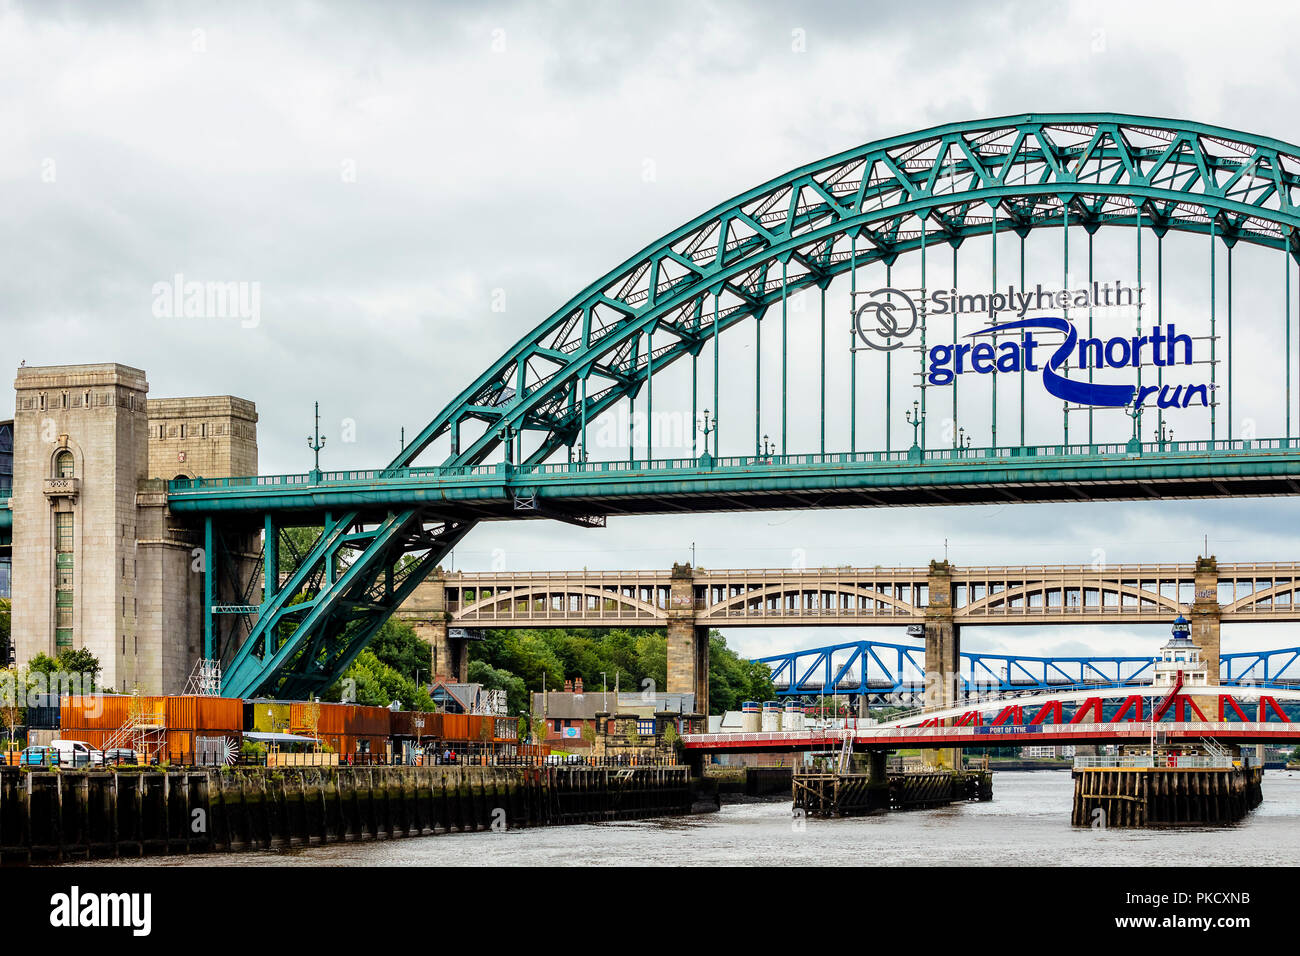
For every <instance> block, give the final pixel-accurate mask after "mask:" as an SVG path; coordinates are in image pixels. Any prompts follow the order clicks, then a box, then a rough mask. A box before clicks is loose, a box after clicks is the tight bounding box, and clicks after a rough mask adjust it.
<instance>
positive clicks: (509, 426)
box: [389, 113, 1300, 468]
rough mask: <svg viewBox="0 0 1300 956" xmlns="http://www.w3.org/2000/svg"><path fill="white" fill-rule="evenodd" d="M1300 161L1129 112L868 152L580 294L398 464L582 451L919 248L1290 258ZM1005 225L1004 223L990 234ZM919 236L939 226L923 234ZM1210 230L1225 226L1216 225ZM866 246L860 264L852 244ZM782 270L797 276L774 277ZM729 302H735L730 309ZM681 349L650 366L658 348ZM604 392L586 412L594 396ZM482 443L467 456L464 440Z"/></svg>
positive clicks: (767, 194) (833, 160)
mask: <svg viewBox="0 0 1300 956" xmlns="http://www.w3.org/2000/svg"><path fill="white" fill-rule="evenodd" d="M1298 186H1300V148H1297V147H1295V146H1291V145H1289V144H1287V143H1282V142H1279V141H1277V140H1272V139H1266V138H1262V137H1257V136H1252V135H1248V134H1245V133H1239V132H1234V131H1231V130H1226V129H1221V128H1218V127H1212V126H1205V125H1203V124H1196V123H1185V122H1179V121H1171V120H1163V119H1150V118H1145V117H1132V116H1124V115H1121V114H1111V113H1105V114H1095V113H1087V114H1051V115H1024V116H1015V117H1005V118H1000V119H994V120H981V121H974V122H968V123H955V124H951V125H947V126H941V127H936V128H934V129H930V130H926V131H923V132H920V133H913V134H908V135H905V136H898V137H894V138H892V139H887V140H881V141H879V142H875V143H870V144H867V145H865V146H862V147H859V148H857V149H854V150H849V151H847V152H844V153H840V154H838V155H836V156H832V157H830V158H828V159H825V160H822V161H821V162H817V163H813V164H810V165H808V166H803V167H800V168H799V169H796V170H793V171H792V172H790V173H788V174H787V175H785V176H782V177H780V178H778V179H775V180H772V181H771V182H768V183H765V184H764V185H762V186H759V187H757V188H755V189H752V190H750V191H749V192H746V193H744V194H742V195H740V196H737V197H736V198H734V199H732V200H730V201H729V202H726V203H723V204H722V205H720V206H718V207H716V208H714V209H712V210H710V211H709V212H707V213H705V214H704V215H703V216H700V217H698V218H697V219H695V220H692V221H691V222H690V223H687V224H686V225H684V226H682V227H681V228H679V229H677V230H674V231H673V232H671V233H669V234H668V235H667V236H664V237H663V238H662V239H660V240H659V241H658V242H656V243H654V244H653V245H651V246H649V247H647V248H646V249H644V250H643V251H642V252H640V253H638V254H637V255H636V256H634V257H633V258H632V259H630V260H628V261H627V262H625V263H623V264H622V265H621V266H619V267H618V268H616V269H614V270H613V271H611V272H609V273H608V274H606V275H605V276H603V277H601V278H600V279H599V280H597V281H596V282H595V283H593V284H592V285H590V286H588V287H587V288H586V289H584V290H583V291H582V292H580V293H578V295H577V296H575V297H574V298H573V299H571V300H570V301H569V302H568V303H566V305H565V306H564V307H563V308H561V309H560V310H559V311H558V312H556V313H555V314H554V315H552V316H551V317H550V318H548V319H547V320H546V321H545V322H543V323H542V324H541V325H539V326H538V327H537V328H535V329H534V330H533V331H532V332H530V333H529V334H528V335H527V336H525V337H524V338H523V339H521V340H520V341H519V342H517V343H516V344H515V345H514V346H513V347H512V348H511V349H510V350H509V351H508V352H506V353H505V354H504V355H503V356H502V357H501V358H500V359H498V360H497V362H496V363H494V364H493V365H492V367H491V368H490V369H488V371H486V372H485V373H484V374H483V375H481V376H479V378H478V379H476V380H475V382H474V383H473V384H472V385H471V386H470V387H469V388H467V389H465V391H463V392H462V393H461V394H460V395H459V396H457V398H456V399H455V400H454V401H453V402H451V403H450V404H449V405H448V406H447V407H446V408H445V409H443V411H442V412H441V413H440V414H439V415H438V417H437V418H435V419H434V420H433V421H432V422H431V423H430V424H429V425H428V426H427V427H426V428H425V429H424V430H423V431H422V432H421V433H420V435H419V436H418V437H417V438H416V439H415V440H414V441H413V442H411V444H410V445H408V446H407V447H406V448H405V449H404V450H403V451H402V453H401V454H400V455H399V456H398V457H397V458H395V459H394V460H393V462H392V463H391V465H390V466H389V467H390V468H401V467H407V466H409V465H410V464H411V463H412V462H414V461H415V460H416V459H417V457H418V456H419V455H420V454H421V453H422V452H423V451H424V450H425V449H426V448H427V447H428V446H429V445H430V444H431V443H432V442H433V441H434V440H435V439H436V438H438V437H440V436H442V435H444V434H447V433H448V432H449V431H450V432H451V433H452V452H451V455H450V457H449V458H448V459H447V460H446V464H448V465H465V464H477V463H478V462H481V461H482V460H484V458H486V456H487V455H488V454H490V453H491V452H492V450H493V449H494V448H495V447H496V446H497V445H499V444H500V443H501V440H502V436H503V435H504V434H507V433H519V432H520V431H521V430H530V431H539V432H541V433H542V438H541V442H540V444H539V446H538V447H537V449H536V450H535V451H533V452H532V453H531V454H530V455H529V456H528V459H527V460H528V461H530V462H535V461H544V460H546V459H547V458H549V457H550V456H551V455H552V454H554V453H555V452H557V451H558V450H559V449H561V448H563V447H565V446H570V447H571V446H572V445H573V444H574V442H575V440H576V436H577V433H578V425H579V422H580V421H581V420H582V418H583V416H584V414H585V417H586V418H587V419H591V418H594V417H595V416H597V415H599V414H600V413H601V412H603V411H605V410H606V409H608V408H609V407H611V406H612V405H614V404H615V403H616V402H618V401H620V400H621V399H623V398H625V397H627V396H635V395H636V393H637V391H638V390H639V389H640V388H641V386H642V385H643V384H644V382H645V379H646V377H647V375H648V373H649V370H650V367H651V361H653V368H654V369H655V370H658V369H661V368H663V367H665V366H666V365H668V364H670V363H671V362H673V361H675V360H676V359H679V358H681V357H682V356H685V355H690V354H697V353H698V352H699V350H700V348H701V347H702V345H703V344H704V342H706V341H707V340H709V339H710V338H712V337H713V335H714V334H715V328H714V322H713V320H712V310H711V308H710V307H709V303H708V300H709V298H710V297H711V296H714V295H717V296H718V297H719V300H720V304H719V311H718V320H717V323H716V325H717V329H716V331H717V332H721V331H723V330H725V329H727V328H729V327H731V326H733V325H735V324H736V323H738V322H741V321H743V320H745V319H748V318H751V317H754V316H761V315H762V314H763V312H764V311H765V310H766V309H767V308H769V307H770V306H771V305H772V304H774V303H775V302H778V301H779V300H780V299H781V297H782V295H783V294H784V293H783V285H784V288H785V290H786V291H788V290H789V289H794V290H798V289H801V288H805V287H808V286H822V287H824V286H825V285H827V284H829V282H830V280H831V279H832V278H833V277H834V276H835V275H837V274H840V273H843V272H845V271H847V270H849V269H850V268H852V267H853V266H854V265H855V264H856V265H858V266H863V265H869V264H871V263H873V262H878V261H883V262H886V263H892V262H893V261H894V260H895V259H896V258H897V257H898V256H899V255H901V254H903V253H906V252H912V251H915V250H917V249H920V248H921V247H922V245H923V244H924V243H927V242H928V243H929V244H932V245H937V244H940V243H943V242H947V243H951V244H954V245H955V244H959V243H961V242H962V241H963V240H964V239H965V238H966V237H968V236H971V235H981V236H987V235H989V233H990V231H991V230H992V229H993V228H995V227H996V230H997V231H999V232H1001V231H1013V232H1017V233H1019V234H1021V235H1024V234H1026V233H1028V232H1029V231H1031V230H1033V229H1035V228H1041V227H1044V226H1047V227H1057V226H1060V225H1061V224H1062V217H1063V213H1064V212H1065V211H1066V210H1067V209H1068V215H1069V218H1070V221H1071V222H1072V223H1074V224H1078V225H1084V226H1085V227H1087V228H1088V229H1090V230H1095V229H1097V228H1099V227H1101V226H1103V225H1126V226H1134V225H1136V220H1137V218H1138V216H1139V214H1141V216H1142V221H1143V223H1144V224H1147V225H1149V226H1150V227H1151V228H1153V229H1155V230H1157V231H1158V232H1159V233H1161V234H1163V233H1164V232H1166V231H1168V230H1170V229H1174V230H1180V231H1185V232H1193V233H1203V234H1209V233H1210V232H1211V230H1212V229H1213V232H1214V234H1216V235H1218V236H1221V237H1222V238H1223V239H1224V241H1226V242H1228V243H1235V242H1238V241H1245V242H1251V243H1255V244H1259V245H1263V246H1270V247H1275V248H1278V249H1283V248H1289V249H1290V251H1291V252H1292V254H1293V255H1297V257H1298V260H1300V244H1298V240H1297V231H1296V230H1297V228H1298V227H1300V214H1298V213H1297V209H1296V206H1295V198H1296V190H1297V187H1298ZM995 219H996V223H995ZM923 223H926V224H928V225H926V226H924V228H923ZM1212 224H1213V225H1212ZM855 244H856V245H857V247H858V248H856V250H854V249H853V248H851V246H853V245H855ZM775 264H785V266H786V268H787V275H786V278H785V283H784V284H783V282H782V279H781V277H780V276H777V277H776V278H771V277H769V272H770V271H771V268H772V266H773V265H775ZM722 303H725V304H722ZM651 331H653V332H663V333H667V334H669V335H671V336H672V337H673V341H672V342H671V343H669V344H666V345H664V346H662V347H660V348H658V349H656V350H655V353H654V355H653V357H651V356H648V355H645V354H644V353H643V352H641V350H640V349H639V344H640V340H641V337H642V336H643V335H644V334H646V333H647V332H651ZM592 377H595V379H596V380H597V385H596V388H595V391H594V393H593V392H591V391H589V392H588V394H587V396H586V399H585V411H584V407H583V400H582V399H581V398H580V397H579V394H578V392H579V385H580V383H581V382H582V381H583V380H587V379H590V378H592ZM472 420H477V421H479V422H482V423H483V424H484V425H485V429H484V431H483V432H482V434H481V435H480V436H479V437H478V438H477V439H475V440H474V441H473V442H472V443H471V444H470V445H469V446H468V447H465V448H461V447H460V441H459V432H460V426H461V424H462V423H464V422H466V421H472Z"/></svg>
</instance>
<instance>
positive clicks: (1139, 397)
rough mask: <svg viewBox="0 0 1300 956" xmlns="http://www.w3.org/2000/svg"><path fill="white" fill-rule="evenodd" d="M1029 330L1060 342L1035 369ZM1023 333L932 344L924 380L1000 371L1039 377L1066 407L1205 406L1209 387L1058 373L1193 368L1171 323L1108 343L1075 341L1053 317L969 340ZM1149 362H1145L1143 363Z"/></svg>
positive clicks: (1187, 344) (1007, 325)
mask: <svg viewBox="0 0 1300 956" xmlns="http://www.w3.org/2000/svg"><path fill="white" fill-rule="evenodd" d="M1030 329H1046V330H1049V331H1053V332H1061V333H1064V335H1065V341H1064V342H1062V343H1061V344H1060V345H1059V346H1057V348H1056V351H1055V352H1053V353H1052V354H1051V355H1050V356H1048V357H1047V359H1046V361H1045V362H1043V363H1042V364H1040V359H1041V357H1042V356H1041V353H1040V354H1039V355H1037V356H1036V355H1035V350H1036V349H1037V348H1038V347H1039V346H1041V345H1043V343H1042V342H1039V341H1037V340H1036V339H1035V338H1034V334H1033V332H1032V331H1028V330H1030ZM1015 330H1026V331H1025V332H1024V335H1023V336H1022V337H1021V339H1020V341H1018V342H1016V341H1010V342H1000V343H998V344H997V346H996V348H995V347H994V344H993V343H992V342H978V343H976V344H973V345H972V344H967V343H961V344H953V345H936V346H933V347H932V348H931V349H930V350H929V353H928V354H929V360H930V365H929V369H928V370H927V372H926V378H927V380H928V381H929V383H930V384H931V385H949V384H951V383H952V382H954V381H955V380H956V377H957V376H958V375H963V374H965V373H967V372H974V373H976V374H978V375H986V374H988V373H990V372H993V371H994V370H996V371H999V372H1019V371H1020V370H1021V369H1024V370H1025V371H1026V372H1039V371H1041V372H1042V375H1043V388H1045V389H1046V390H1047V392H1048V394H1051V395H1054V396H1056V397H1057V398H1059V399H1061V400H1062V401H1065V402H1071V403H1073V404H1076V405H1094V406H1100V407H1109V408H1122V407H1124V406H1126V405H1133V406H1135V407H1137V406H1141V405H1143V404H1145V403H1146V402H1147V400H1148V399H1150V398H1151V397H1152V396H1155V399H1156V404H1157V405H1158V406H1159V407H1160V408H1187V407H1188V406H1189V405H1193V404H1199V405H1201V406H1208V405H1209V404H1210V388H1211V386H1208V385H1177V386H1173V387H1172V388H1171V387H1170V386H1168V385H1163V386H1155V385H1144V386H1142V388H1141V390H1139V389H1138V388H1137V386H1135V385H1104V384H1100V383H1090V382H1086V381H1081V380H1079V379H1070V378H1066V377H1065V376H1064V375H1061V374H1060V373H1059V369H1061V368H1062V366H1064V365H1065V364H1066V362H1070V364H1072V365H1073V366H1074V367H1075V368H1080V369H1087V368H1098V369H1100V368H1138V367H1141V366H1145V365H1148V364H1152V365H1156V366H1157V367H1169V366H1173V365H1180V364H1181V365H1191V364H1192V337H1191V336H1190V335H1186V334H1180V333H1179V332H1178V330H1177V328H1176V327H1175V326H1174V325H1173V323H1170V324H1168V325H1165V326H1164V327H1161V326H1156V327H1155V328H1154V329H1152V330H1151V334H1149V335H1133V336H1123V335H1117V336H1114V337H1113V338H1109V339H1095V338H1085V339H1080V337H1079V331H1078V330H1077V329H1076V328H1075V327H1074V325H1073V323H1071V322H1069V321H1067V320H1066V319H1061V318H1055V317H1047V316H1045V317H1039V318H1032V319H1017V320H1016V321H1014V322H1004V323H1002V324H1000V325H994V326H990V327H989V328H987V329H983V330H981V331H979V332H972V333H971V334H970V336H972V337H973V336H983V335H991V334H992V333H994V332H1011V331H1015ZM1148 359H1149V362H1148Z"/></svg>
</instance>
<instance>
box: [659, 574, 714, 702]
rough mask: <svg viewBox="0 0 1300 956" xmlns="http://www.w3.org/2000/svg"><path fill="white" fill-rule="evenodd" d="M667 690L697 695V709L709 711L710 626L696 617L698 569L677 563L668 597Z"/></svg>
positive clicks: (673, 692) (672, 692)
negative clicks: (703, 625) (695, 570)
mask: <svg viewBox="0 0 1300 956" xmlns="http://www.w3.org/2000/svg"><path fill="white" fill-rule="evenodd" d="M667 631H668V688H667V690H668V693H670V694H694V695H695V712H696V713H697V714H707V713H708V712H709V629H708V628H707V627H701V626H699V625H698V624H696V620H695V572H694V568H692V567H691V566H690V565H689V564H674V565H673V573H672V578H671V584H670V588H669V596H668V627H667Z"/></svg>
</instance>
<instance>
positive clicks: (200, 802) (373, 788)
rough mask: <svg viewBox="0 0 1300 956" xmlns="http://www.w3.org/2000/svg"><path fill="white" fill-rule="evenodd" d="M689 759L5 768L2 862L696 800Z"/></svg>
mask: <svg viewBox="0 0 1300 956" xmlns="http://www.w3.org/2000/svg"><path fill="white" fill-rule="evenodd" d="M692 801H693V792H692V786H691V778H690V771H689V769H688V768H686V767H624V768H620V767H608V768H606V767H447V766H439V767H339V768H320V767H293V768H279V769H275V770H267V769H264V768H231V769H213V770H203V769H185V770H148V769H141V770H119V771H112V770H60V771H42V770H27V769H19V768H4V769H0V862H3V863H33V862H62V861H65V860H78V859H88V858H104V857H119V856H155V855H168V854H182V853H205V852H213V851H240V850H267V849H278V848H286V847H303V846H315V845H320V844H325V843H340V842H356V841H366V840H387V839H395V838H399V837H411V836H429V835H434V834H442V833H450V832H458V833H469V832H475V831H484V830H494V831H501V830H506V829H518V828H523V827H538V826H555V825H561V824H569V823H594V822H599V821H604V820H634V819H640V818H644V817H653V816H668V815H677V814H685V813H688V812H690V809H691V804H692Z"/></svg>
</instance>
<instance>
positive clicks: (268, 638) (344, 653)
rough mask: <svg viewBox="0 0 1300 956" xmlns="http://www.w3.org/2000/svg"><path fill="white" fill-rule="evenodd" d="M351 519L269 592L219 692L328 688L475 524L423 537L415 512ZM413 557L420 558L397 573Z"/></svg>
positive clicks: (451, 524)
mask: <svg viewBox="0 0 1300 956" xmlns="http://www.w3.org/2000/svg"><path fill="white" fill-rule="evenodd" d="M357 520H358V517H357V515H355V514H350V515H345V516H343V517H342V518H341V519H340V520H339V521H337V522H335V523H334V524H332V525H331V526H329V527H326V528H325V529H324V531H323V532H322V534H321V535H320V537H319V538H318V539H317V541H316V543H315V544H314V545H313V547H312V548H311V550H310V551H309V552H308V553H307V554H306V555H304V556H303V557H302V559H301V560H300V561H299V562H298V564H297V567H296V568H295V569H294V571H293V572H292V573H291V574H290V575H289V577H288V578H287V579H286V581H285V582H284V583H283V584H282V585H281V586H280V587H279V588H278V589H272V588H268V589H267V593H266V596H265V597H264V599H263V603H262V606H261V608H260V610H259V614H258V620H257V622H256V624H255V625H254V626H253V627H252V629H251V631H250V633H249V636H248V637H247V638H246V639H245V641H244V642H243V644H241V646H240V647H239V649H238V650H237V651H236V652H235V654H234V656H233V658H232V659H231V661H230V663H229V664H228V665H227V666H226V668H225V673H224V675H223V679H222V693H224V694H226V695H227V696H235V697H245V696H255V695H258V694H273V695H276V696H280V697H294V696H305V695H308V694H311V693H312V692H316V691H319V690H321V689H323V688H325V687H328V686H329V685H331V684H333V683H334V682H335V681H336V680H338V678H339V676H340V675H341V674H342V673H343V671H344V670H346V669H347V667H348V665H349V664H351V663H352V661H353V660H354V659H355V658H356V656H357V654H359V653H360V652H361V650H362V648H364V647H365V645H366V643H367V642H368V641H369V640H370V638H371V637H373V636H374V633H375V632H376V631H377V630H378V629H379V628H380V627H381V626H382V625H383V623H384V621H386V620H387V619H388V617H389V615H390V614H392V612H393V611H394V610H396V609H397V608H398V607H399V606H401V604H402V602H403V601H405V600H406V599H407V598H408V597H410V595H411V592H412V591H414V590H415V588H416V587H417V586H418V585H419V584H420V582H421V581H423V580H424V578H425V577H426V576H427V575H428V574H429V572H430V571H432V570H433V568H434V567H435V566H436V565H437V563H438V561H440V560H441V559H442V558H443V557H444V556H445V555H446V553H447V552H448V551H450V550H451V549H452V548H453V547H454V546H455V545H456V543H457V542H458V541H459V540H460V539H461V538H462V537H464V535H465V534H466V532H468V530H469V528H470V527H471V524H472V523H471V522H463V521H452V520H447V521H444V522H443V523H442V526H441V527H440V528H439V529H438V531H436V532H435V533H428V532H426V531H425V530H424V524H425V522H426V521H427V520H428V518H427V517H426V516H425V515H423V514H422V513H421V512H419V511H416V510H408V511H402V512H394V513H392V514H390V515H389V516H388V517H387V518H386V519H385V520H384V521H383V522H381V523H380V524H379V525H377V526H375V527H373V528H369V529H364V530H358V529H357V528H356V527H355V524H356V522H357ZM411 552H420V556H419V557H418V558H415V559H413V560H412V561H411V562H410V563H408V564H406V565H405V566H402V567H400V568H399V567H398V564H399V562H400V561H401V559H402V557H403V556H404V555H407V554H410V553H411ZM313 579H314V580H313Z"/></svg>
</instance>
